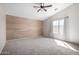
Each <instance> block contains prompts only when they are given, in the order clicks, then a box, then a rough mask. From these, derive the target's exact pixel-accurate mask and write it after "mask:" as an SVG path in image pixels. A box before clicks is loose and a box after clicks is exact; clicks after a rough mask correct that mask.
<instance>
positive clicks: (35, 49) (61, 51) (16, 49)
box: [2, 37, 79, 55]
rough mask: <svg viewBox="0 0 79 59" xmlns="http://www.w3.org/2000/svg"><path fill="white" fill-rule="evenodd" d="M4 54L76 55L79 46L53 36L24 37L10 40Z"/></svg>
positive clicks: (78, 52)
mask: <svg viewBox="0 0 79 59" xmlns="http://www.w3.org/2000/svg"><path fill="white" fill-rule="evenodd" d="M2 54H3V55H76V54H79V46H78V45H75V44H71V43H67V42H63V41H60V40H56V39H51V38H44V37H39V38H32V39H31V38H22V39H13V40H8V41H7V43H6V46H5V47H4V49H3V51H2Z"/></svg>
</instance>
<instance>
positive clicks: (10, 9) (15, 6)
mask: <svg viewBox="0 0 79 59" xmlns="http://www.w3.org/2000/svg"><path fill="white" fill-rule="evenodd" d="M49 4H52V5H53V7H49V8H46V9H47V12H45V11H40V12H37V10H38V8H33V6H37V5H38V4H34V3H6V4H5V3H4V4H1V5H2V6H3V7H4V10H5V13H6V14H8V15H13V16H20V17H28V18H32V19H39V20H44V19H46V18H48V17H50V16H52V15H54V14H56V13H57V12H59V11H61V10H63V9H64V8H67V7H68V6H70V5H72V4H71V3H45V5H49ZM55 8H58V10H57V11H55V10H54V9H55Z"/></svg>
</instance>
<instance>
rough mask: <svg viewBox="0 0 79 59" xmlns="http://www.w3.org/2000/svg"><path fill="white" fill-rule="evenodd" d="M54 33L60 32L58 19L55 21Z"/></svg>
mask: <svg viewBox="0 0 79 59" xmlns="http://www.w3.org/2000/svg"><path fill="white" fill-rule="evenodd" d="M53 33H58V20H56V21H54V22H53Z"/></svg>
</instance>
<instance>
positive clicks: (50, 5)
mask: <svg viewBox="0 0 79 59" xmlns="http://www.w3.org/2000/svg"><path fill="white" fill-rule="evenodd" d="M45 7H52V5H48V6H44V8H45Z"/></svg>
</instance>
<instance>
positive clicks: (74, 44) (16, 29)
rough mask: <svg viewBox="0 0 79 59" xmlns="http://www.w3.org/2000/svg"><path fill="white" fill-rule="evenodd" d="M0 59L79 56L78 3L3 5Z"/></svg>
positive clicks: (0, 27) (0, 16)
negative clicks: (1, 57)
mask: <svg viewBox="0 0 79 59" xmlns="http://www.w3.org/2000/svg"><path fill="white" fill-rule="evenodd" d="M0 33H1V34H0V55H79V3H0Z"/></svg>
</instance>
